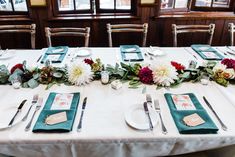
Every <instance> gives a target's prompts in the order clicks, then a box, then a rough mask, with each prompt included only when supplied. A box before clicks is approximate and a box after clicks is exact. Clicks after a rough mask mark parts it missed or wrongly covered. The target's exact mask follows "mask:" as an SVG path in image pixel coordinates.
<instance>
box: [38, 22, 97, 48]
mask: <svg viewBox="0 0 235 157" xmlns="http://www.w3.org/2000/svg"><path fill="white" fill-rule="evenodd" d="M48 27H76V28H78V27H90V28H91V25H90V22H89V21H79V20H73V21H49V23H48ZM43 29H44V28H43ZM91 31H92V29H91ZM52 45H53V46H62V45H67V46H70V47H78V46H79V47H80V46H83V45H84V39H83V37H77V36H76V37H75V36H73V37H72V36H58V37H52ZM89 45H90V44H89Z"/></svg>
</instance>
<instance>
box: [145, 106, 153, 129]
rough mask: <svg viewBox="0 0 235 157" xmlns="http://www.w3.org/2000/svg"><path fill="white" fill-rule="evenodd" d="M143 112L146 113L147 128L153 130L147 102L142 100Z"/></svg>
mask: <svg viewBox="0 0 235 157" xmlns="http://www.w3.org/2000/svg"><path fill="white" fill-rule="evenodd" d="M144 112H145V114H146V115H147V117H148V120H149V129H150V130H151V131H152V130H153V123H152V120H151V118H150V115H149V109H148V106H147V102H144Z"/></svg>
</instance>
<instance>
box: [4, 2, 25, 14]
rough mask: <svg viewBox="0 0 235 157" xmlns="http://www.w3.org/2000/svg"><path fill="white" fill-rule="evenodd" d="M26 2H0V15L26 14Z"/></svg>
mask: <svg viewBox="0 0 235 157" xmlns="http://www.w3.org/2000/svg"><path fill="white" fill-rule="evenodd" d="M27 12H28V9H27V0H0V14H26V13H27Z"/></svg>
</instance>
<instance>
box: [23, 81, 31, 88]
mask: <svg viewBox="0 0 235 157" xmlns="http://www.w3.org/2000/svg"><path fill="white" fill-rule="evenodd" d="M21 86H22V87H23V88H29V85H28V83H27V82H24V83H22V85H21Z"/></svg>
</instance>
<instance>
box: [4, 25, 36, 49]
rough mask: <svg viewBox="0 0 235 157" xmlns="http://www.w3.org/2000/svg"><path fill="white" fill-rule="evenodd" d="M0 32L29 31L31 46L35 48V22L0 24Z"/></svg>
mask: <svg viewBox="0 0 235 157" xmlns="http://www.w3.org/2000/svg"><path fill="white" fill-rule="evenodd" d="M0 33H29V34H31V47H32V49H35V34H36V24H31V25H0Z"/></svg>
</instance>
